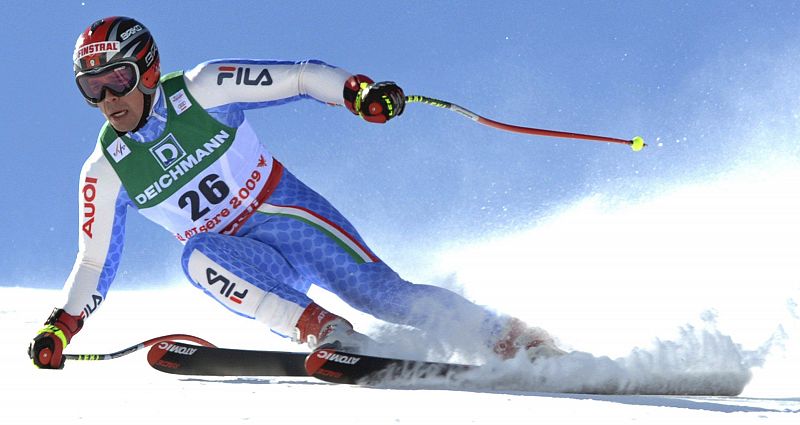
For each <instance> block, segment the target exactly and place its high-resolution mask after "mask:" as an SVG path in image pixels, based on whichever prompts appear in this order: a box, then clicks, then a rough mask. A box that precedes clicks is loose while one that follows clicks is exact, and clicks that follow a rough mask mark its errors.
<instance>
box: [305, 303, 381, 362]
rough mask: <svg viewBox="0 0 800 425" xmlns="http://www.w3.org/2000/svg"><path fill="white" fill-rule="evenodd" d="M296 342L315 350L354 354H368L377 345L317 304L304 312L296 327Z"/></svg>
mask: <svg viewBox="0 0 800 425" xmlns="http://www.w3.org/2000/svg"><path fill="white" fill-rule="evenodd" d="M295 331H296V338H295V339H296V340H297V341H298V342H300V343H301V344H302V343H306V344H308V347H309V348H311V349H312V350H315V349H317V348H319V347H323V346H324V347H330V348H335V349H337V350H342V351H347V352H349V353H354V354H367V353H368V352H369V351H370V350H371V349H373V348H374V347H375V345H376V343H375V341H374V340H372V338H370V337H368V336H366V335H364V334H361V333H358V332H356V331H355V330H354V329H353V325H352V324H350V322H348V321H347V320H345V319H344V318H342V317H340V316H337V315H335V314H333V313H331V312H329V311H327V310H325V309H324V308H322V307H320V306H319V305H317V304H315V303H311V304H309V306H308V307H306V309H305V310H304V311H303V314H302V315H301V316H300V319H299V320H298V321H297V325H296V327H295Z"/></svg>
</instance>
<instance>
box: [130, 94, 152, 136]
mask: <svg viewBox="0 0 800 425" xmlns="http://www.w3.org/2000/svg"><path fill="white" fill-rule="evenodd" d="M143 94H144V105H142V117H141V118H139V124H136V128H134V129H133V130H131V131H130V132H131V133H135V132H137V131H139V129H140V128H142V127H143V126H144V124H145V123H146V122H147V118H149V117H150V113H151V112H152V110H153V97H154V96H153V94H152V93H151V94H146V93H143Z"/></svg>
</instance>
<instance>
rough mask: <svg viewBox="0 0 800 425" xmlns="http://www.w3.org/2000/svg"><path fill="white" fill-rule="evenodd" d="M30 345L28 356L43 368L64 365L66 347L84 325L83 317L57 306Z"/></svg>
mask: <svg viewBox="0 0 800 425" xmlns="http://www.w3.org/2000/svg"><path fill="white" fill-rule="evenodd" d="M44 324H45V326H44V327H43V328H42V329H41V330H39V333H38V334H37V335H36V336H35V337H34V338H33V341H31V343H30V345H29V346H28V356H29V357H30V358H31V360H33V364H34V365H36V367H38V368H42V369H61V368H63V367H64V356H63V351H64V348H65V347H66V346H67V344H69V342H70V341H71V340H72V337H73V336H74V335H75V334H76V333H78V331H80V330H81V328H82V327H83V319H82V318H80V317H78V316H72V315H70V314H69V313H67V312H65V311H64V310H63V309H60V308H56V309H54V310H53V313H52V314H50V317H49V318H48V319H47V321H46V322H45V323H44Z"/></svg>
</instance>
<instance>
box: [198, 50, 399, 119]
mask: <svg viewBox="0 0 800 425" xmlns="http://www.w3.org/2000/svg"><path fill="white" fill-rule="evenodd" d="M185 78H186V85H187V87H188V89H189V91H190V92H191V93H192V95H193V96H194V97H195V99H196V100H197V101H198V102H199V103H200V104H201V105H202V106H203V108H205V109H211V108H216V107H219V106H223V105H231V104H232V105H235V106H237V107H239V108H241V109H253V108H262V107H266V106H273V105H280V104H283V103H286V102H289V101H293V100H298V99H302V98H311V99H315V100H317V101H320V102H324V103H328V104H332V105H344V106H346V107H347V108H348V109H349V110H350V111H351V112H353V113H354V114H356V115H359V116H361V117H362V118H364V119H365V120H367V121H370V122H377V123H382V122H386V121H387V120H389V119H391V118H393V117H395V116H398V115H400V114H401V113H402V112H403V107H404V104H405V97H404V95H403V91H402V89H400V87H398V86H397V85H396V84H395V83H393V82H383V83H377V84H374V83H373V81H372V80H371V79H370V78H369V77H366V76H364V75H352V74H351V73H349V72H347V71H345V70H343V69H341V68H337V67H334V66H331V65H328V64H326V63H324V62H321V61H316V60H310V61H302V62H286V61H269V60H249V59H219V60H213V61H209V62H205V63H202V64H200V65H198V66H197V67H195V68H194V69H192V70H190V71H188V72H186V73H185Z"/></svg>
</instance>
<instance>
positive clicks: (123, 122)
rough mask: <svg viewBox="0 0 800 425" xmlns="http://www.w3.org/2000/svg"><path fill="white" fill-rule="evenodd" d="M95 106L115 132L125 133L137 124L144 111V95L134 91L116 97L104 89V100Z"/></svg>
mask: <svg viewBox="0 0 800 425" xmlns="http://www.w3.org/2000/svg"><path fill="white" fill-rule="evenodd" d="M97 106H98V107H99V108H100V111H101V112H102V113H103V115H105V116H106V119H107V120H108V123H109V124H111V126H112V127H114V129H115V130H117V131H119V132H123V133H127V132H129V131H131V130H133V129H134V128H136V125H137V124H139V119H140V118H141V117H142V110H143V109H144V94H143V93H142V92H141V91H139V89H134V90H133V91H131V92H130V93H128V94H126V95H125V96H117V95H115V94H114V93H112V92H111V90H108V89H106V95H105V98H103V100H101V101H100V103H98V104H97Z"/></svg>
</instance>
